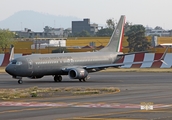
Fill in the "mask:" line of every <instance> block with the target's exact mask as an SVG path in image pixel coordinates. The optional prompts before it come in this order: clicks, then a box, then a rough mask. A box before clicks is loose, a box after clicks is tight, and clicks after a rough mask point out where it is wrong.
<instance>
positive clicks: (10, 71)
mask: <svg viewBox="0 0 172 120" xmlns="http://www.w3.org/2000/svg"><path fill="white" fill-rule="evenodd" d="M5 71H6V72H7V73H8V74H10V75H12V72H13V69H12V68H11V66H10V65H8V66H7V67H6V68H5Z"/></svg>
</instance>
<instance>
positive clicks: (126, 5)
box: [0, 0, 172, 29]
mask: <svg viewBox="0 0 172 120" xmlns="http://www.w3.org/2000/svg"><path fill="white" fill-rule="evenodd" d="M0 6H1V7H0V21H1V20H4V19H6V18H7V17H9V16H11V15H12V14H14V13H15V12H18V11H21V10H33V11H37V12H41V13H48V14H52V15H63V16H75V17H78V18H81V19H83V18H90V20H91V22H95V23H98V24H105V23H106V20H107V19H109V18H114V20H118V19H119V17H120V15H126V20H127V21H129V22H132V23H133V24H142V25H144V26H147V25H148V26H150V27H155V26H161V27H163V28H164V29H172V13H171V11H172V0H0Z"/></svg>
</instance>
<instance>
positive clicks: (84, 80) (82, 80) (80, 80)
mask: <svg viewBox="0 0 172 120" xmlns="http://www.w3.org/2000/svg"><path fill="white" fill-rule="evenodd" d="M86 81H87V77H85V78H83V79H79V82H86Z"/></svg>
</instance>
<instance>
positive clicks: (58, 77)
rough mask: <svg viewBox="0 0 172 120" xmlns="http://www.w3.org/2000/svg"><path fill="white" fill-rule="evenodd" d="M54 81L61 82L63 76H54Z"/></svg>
mask: <svg viewBox="0 0 172 120" xmlns="http://www.w3.org/2000/svg"><path fill="white" fill-rule="evenodd" d="M54 81H55V82H61V81H62V76H61V75H55V76H54Z"/></svg>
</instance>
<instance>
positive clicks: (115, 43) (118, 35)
mask: <svg viewBox="0 0 172 120" xmlns="http://www.w3.org/2000/svg"><path fill="white" fill-rule="evenodd" d="M124 25H125V16H124V15H122V16H121V18H120V20H119V22H118V24H117V26H116V28H115V30H114V31H113V33H112V36H111V38H110V41H109V43H108V45H107V46H106V47H104V48H103V49H101V50H100V51H101V52H121V50H122V39H123V36H124Z"/></svg>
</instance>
